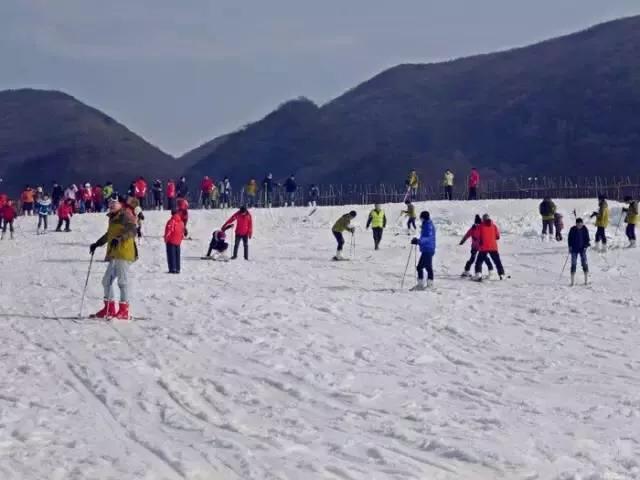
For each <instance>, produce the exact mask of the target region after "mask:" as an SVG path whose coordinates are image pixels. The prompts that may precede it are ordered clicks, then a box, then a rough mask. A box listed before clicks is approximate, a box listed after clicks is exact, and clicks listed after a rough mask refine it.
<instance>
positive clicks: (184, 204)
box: [172, 197, 189, 238]
mask: <svg viewBox="0 0 640 480" xmlns="http://www.w3.org/2000/svg"><path fill="white" fill-rule="evenodd" d="M176 208H177V209H178V213H180V218H182V223H184V238H189V231H188V230H187V222H188V221H189V202H188V201H187V199H186V198H182V197H181V198H178V201H177V202H176V206H175V207H174V209H176ZM172 211H173V209H172Z"/></svg>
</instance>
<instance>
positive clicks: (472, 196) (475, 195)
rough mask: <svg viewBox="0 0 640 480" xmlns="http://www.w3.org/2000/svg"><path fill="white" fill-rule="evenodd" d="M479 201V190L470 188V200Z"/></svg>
mask: <svg viewBox="0 0 640 480" xmlns="http://www.w3.org/2000/svg"><path fill="white" fill-rule="evenodd" d="M477 199H478V188H477V187H469V200H477Z"/></svg>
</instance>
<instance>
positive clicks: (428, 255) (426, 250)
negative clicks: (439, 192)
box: [411, 211, 436, 290]
mask: <svg viewBox="0 0 640 480" xmlns="http://www.w3.org/2000/svg"><path fill="white" fill-rule="evenodd" d="M420 220H422V225H421V227H420V238H414V239H412V240H411V244H412V245H420V260H419V261H418V266H417V267H416V270H417V271H418V283H417V284H416V286H415V287H413V288H412V290H424V289H425V288H431V287H433V256H434V255H435V253H436V227H435V226H434V225H433V222H432V221H431V216H430V215H429V212H426V211H425V212H420ZM425 269H426V270H427V284H426V285H425V283H424V270H425Z"/></svg>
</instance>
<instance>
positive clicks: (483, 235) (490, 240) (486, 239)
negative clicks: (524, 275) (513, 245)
mask: <svg viewBox="0 0 640 480" xmlns="http://www.w3.org/2000/svg"><path fill="white" fill-rule="evenodd" d="M479 237H480V240H479V247H480V254H479V255H478V258H477V259H476V268H475V270H476V276H475V278H474V280H476V281H478V282H480V281H482V264H483V263H484V262H485V259H486V258H487V257H491V260H493V263H495V265H496V269H497V270H498V276H499V277H500V280H502V279H503V278H504V276H505V273H504V268H503V266H502V261H501V260H500V254H499V253H498V240H500V230H498V226H497V225H496V224H495V223H493V222H492V221H491V217H489V214H488V213H485V214H484V215H483V216H482V223H481V224H480V227H479ZM487 266H488V265H487ZM492 271H493V269H491V268H489V278H491V272H492Z"/></svg>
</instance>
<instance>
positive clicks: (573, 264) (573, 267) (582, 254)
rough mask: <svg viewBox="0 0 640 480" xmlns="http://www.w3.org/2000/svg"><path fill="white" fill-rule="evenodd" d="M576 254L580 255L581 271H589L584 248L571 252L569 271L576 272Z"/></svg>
mask: <svg viewBox="0 0 640 480" xmlns="http://www.w3.org/2000/svg"><path fill="white" fill-rule="evenodd" d="M578 256H580V263H581V264H582V271H583V272H584V273H589V263H588V262H587V251H586V250H585V249H582V250H580V251H579V252H571V273H576V270H577V269H578Z"/></svg>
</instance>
